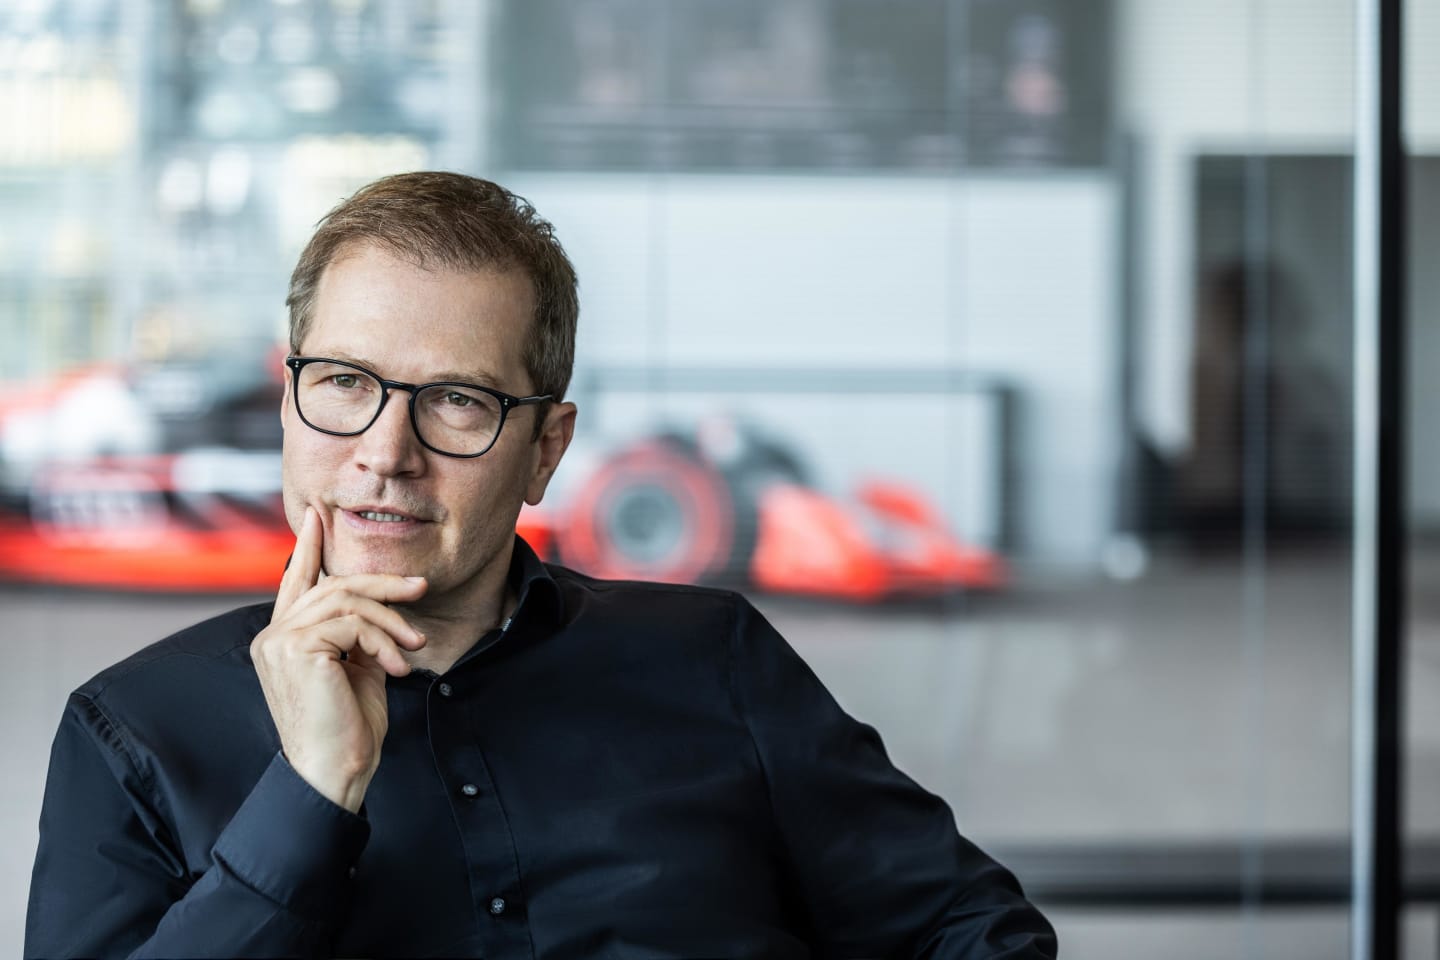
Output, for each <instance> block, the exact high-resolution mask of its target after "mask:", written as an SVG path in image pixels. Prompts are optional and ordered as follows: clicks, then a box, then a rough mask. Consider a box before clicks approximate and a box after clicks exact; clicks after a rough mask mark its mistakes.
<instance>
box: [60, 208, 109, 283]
mask: <svg viewBox="0 0 1440 960" xmlns="http://www.w3.org/2000/svg"><path fill="white" fill-rule="evenodd" d="M48 254H49V256H48V257H47V261H48V262H47V263H46V268H47V273H49V274H50V275H51V276H54V277H83V276H86V275H87V274H91V273H93V272H94V271H95V270H96V268H97V267H99V266H100V265H101V264H102V263H103V262H104V259H105V245H104V243H103V242H102V241H101V238H100V237H99V236H98V235H97V234H96V232H95V229H94V226H93V224H87V223H85V222H83V221H76V220H62V221H60V222H59V223H58V224H56V225H55V227H54V229H53V230H52V231H51V234H50V249H49V251H48Z"/></svg>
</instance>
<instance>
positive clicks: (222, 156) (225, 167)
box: [205, 147, 250, 216]
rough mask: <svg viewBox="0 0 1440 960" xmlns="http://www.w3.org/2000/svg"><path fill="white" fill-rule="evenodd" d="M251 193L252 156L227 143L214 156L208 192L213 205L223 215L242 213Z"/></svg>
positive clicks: (207, 184) (208, 198)
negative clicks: (227, 145)
mask: <svg viewBox="0 0 1440 960" xmlns="http://www.w3.org/2000/svg"><path fill="white" fill-rule="evenodd" d="M249 195H250V156H249V155H248V154H247V153H245V151H243V150H239V149H236V148H234V147H227V148H225V149H222V150H217V151H215V155H214V156H213V157H211V158H210V175H209V177H208V179H207V182H206V185H205V196H206V200H207V201H208V203H209V206H210V209H211V210H213V211H214V212H215V213H218V214H220V215H222V216H230V215H233V214H236V213H239V212H240V211H241V210H242V209H243V208H244V207H245V200H246V198H247V197H248V196H249Z"/></svg>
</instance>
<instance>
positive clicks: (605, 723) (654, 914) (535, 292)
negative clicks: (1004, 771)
mask: <svg viewBox="0 0 1440 960" xmlns="http://www.w3.org/2000/svg"><path fill="white" fill-rule="evenodd" d="M288 303H289V306H290V312H291V336H290V346H291V351H292V356H291V357H290V358H289V359H287V361H286V365H287V367H288V370H287V376H288V379H287V381H286V389H285V397H284V402H283V407H282V411H281V416H282V418H283V423H284V428H285V439H284V457H283V462H284V495H285V507H286V512H287V514H288V516H289V519H290V524H291V526H292V527H293V528H294V529H295V531H296V535H297V540H296V546H295V552H294V554H293V556H292V557H291V560H290V563H289V565H288V567H287V569H286V571H285V574H284V577H283V579H282V580H281V584H280V588H279V592H278V594H277V596H276V599H275V602H274V603H273V604H266V605H261V606H254V607H248V608H243V609H240V610H236V611H233V612H231V613H228V614H225V615H223V616H220V617H217V618H215V619H213V620H210V621H207V622H205V623H202V624H199V625H197V626H195V627H192V628H190V629H188V630H185V631H182V632H181V633H179V634H177V635H175V636H173V637H171V638H169V639H167V640H164V641H161V642H160V643H158V644H156V645H154V646H151V647H149V648H147V649H146V650H143V651H141V652H140V653H138V654H136V655H135V656H132V657H130V658H129V659H127V660H125V661H123V662H121V663H120V664H118V665H116V666H115V667H112V668H110V669H109V670H107V671H105V672H103V673H101V674H100V675H99V676H97V677H96V678H95V679H94V680H92V681H90V682H89V683H87V684H86V685H85V686H83V687H81V688H80V689H79V690H78V691H77V692H76V693H75V694H73V695H72V697H71V699H70V702H69V704H68V705H67V707H66V711H65V714H64V717H63V719H62V721H61V726H60V731H59V734H58V735H57V738H56V741H55V746H54V751H53V755H52V759H51V769H50V778H49V782H48V785H47V790H46V797H45V806H44V812H43V813H42V815H41V824H40V829H41V839H40V848H39V853H38V856H37V858H36V863H35V873H34V880H33V883H32V887H31V894H30V911H29V918H28V923H27V932H26V937H27V942H26V952H27V954H28V955H31V956H47V957H49V956H332V955H338V956H356V955H361V956H487V957H531V956H539V957H598V956H605V957H632V956H633V957H702V956H704V957H806V956H827V957H831V956H833V957H869V956H925V957H965V958H981V957H985V958H989V957H996V958H1000V957H1005V958H1022V957H1023V958H1032V957H1036V958H1038V957H1053V956H1054V951H1055V940H1054V934H1053V932H1052V931H1051V929H1050V927H1049V925H1048V924H1047V923H1046V922H1045V920H1044V919H1043V918H1042V917H1041V916H1040V914H1039V913H1038V912H1037V911H1036V910H1035V909H1034V908H1033V907H1032V906H1030V904H1028V903H1027V902H1026V901H1025V900H1024V899H1023V897H1022V895H1021V893H1020V891H1019V888H1018V887H1017V885H1016V884H1015V882H1014V880H1013V879H1012V878H1011V877H1010V875H1009V874H1008V873H1006V872H1005V871H1004V870H1003V869H1002V868H1001V867H999V866H998V865H996V864H995V863H994V862H993V861H991V860H989V859H988V858H986V857H985V856H984V855H983V854H982V853H980V852H979V851H978V850H977V849H976V848H975V847H973V846H971V845H970V844H969V843H967V842H966V841H964V840H963V839H962V838H960V837H959V836H958V835H957V834H956V832H955V826H954V820H953V817H952V816H951V813H950V811H949V809H948V808H947V807H946V806H945V805H944V803H942V802H941V801H940V800H939V799H938V798H936V797H933V796H931V795H930V794H927V793H925V792H924V791H922V790H921V789H920V788H919V787H917V786H916V785H915V784H914V783H913V782H911V781H910V780H908V779H907V778H906V777H905V776H904V775H903V774H901V773H899V772H898V771H897V770H895V768H894V767H893V766H892V765H891V764H890V762H889V761H888V759H887V758H886V756H885V753H884V751H883V748H882V747H881V745H880V741H879V739H878V737H877V736H876V735H875V733H874V731H873V730H871V729H870V728H868V727H865V726H863V725H861V724H859V723H857V722H856V721H854V720H852V719H851V718H849V717H848V716H846V715H845V714H844V713H842V712H841V711H840V709H839V708H838V707H837V706H836V705H835V703H834V701H833V700H832V699H831V698H830V696H829V695H828V694H827V693H826V692H825V690H824V689H823V688H822V687H821V685H820V684H819V682H818V681H817V680H816V678H815V677H814V675H813V674H812V673H811V672H810V671H809V670H808V669H807V668H806V667H805V665H804V664H803V663H802V662H801V661H800V659H799V658H798V657H797V656H796V655H795V653H794V652H793V651H792V650H791V649H790V648H789V647H788V646H787V645H786V644H785V642H784V641H783V640H782V639H781V638H780V637H779V636H778V635H777V634H776V633H775V631H774V630H773V629H772V628H771V627H770V626H769V625H768V624H766V623H765V621H764V620H763V619H762V618H761V617H760V616H759V614H757V613H756V612H755V611H754V609H752V608H751V607H750V606H749V605H748V604H747V603H746V602H745V601H744V600H743V599H741V598H740V597H738V596H736V595H734V594H731V593H726V592H722V591H717V590H708V589H699V588H690V587H679V586H662V585H656V584H636V583H618V582H604V581H596V580H592V579H589V578H586V577H584V576H581V575H579V574H577V573H574V572H571V571H569V570H565V569H563V568H560V567H553V566H549V565H546V564H543V563H541V562H540V561H539V560H538V559H537V558H536V556H535V555H534V553H532V552H531V550H530V548H529V547H528V546H526V544H525V543H524V542H523V541H522V540H520V539H518V538H517V537H516V536H515V521H516V517H517V515H518V513H519V510H520V506H521V503H522V502H529V503H538V502H539V501H540V499H541V497H542V496H543V495H544V493H545V488H546V484H547V483H548V482H549V480H550V477H551V475H552V474H553V473H554V471H555V469H556V467H557V466H558V465H559V463H560V459H561V457H562V456H563V454H564V453H565V449H566V446H567V445H568V444H569V442H570V438H571V432H572V430H573V428H574V423H575V406H574V404H571V403H567V402H565V401H564V395H565V389H566V386H567V384H568V381H569V377H570V369H571V362H572V356H573V351H574V337H575V321H576V315H577V313H578V307H577V299H576V284H575V275H574V272H573V270H572V268H571V266H570V263H569V261H568V260H567V258H566V257H565V254H564V252H563V250H562V249H561V247H560V245H559V243H558V242H557V241H556V240H555V238H554V236H553V234H552V231H551V228H550V226H549V224H547V223H546V222H544V221H543V220H541V219H539V218H538V217H537V216H536V214H535V212H534V211H533V210H532V209H531V208H530V207H529V206H528V205H527V204H526V203H525V202H524V201H522V200H520V199H518V198H516V197H514V196H513V195H511V194H509V193H508V192H506V191H505V190H503V189H501V188H500V187H497V186H496V185H494V184H491V183H487V182H485V181H482V180H476V179H472V178H469V177H463V176H459V175H455V174H443V173H417V174H407V175H401V176H396V177H389V178H386V179H384V180H381V181H379V182H377V183H375V184H372V185H370V186H369V187H367V188H365V189H363V190H361V191H360V192H359V193H357V194H356V195H355V196H353V197H352V198H350V199H349V200H348V201H346V202H345V203H343V204H341V205H340V206H339V207H337V208H336V209H335V210H334V211H332V212H331V214H330V215H329V216H328V217H327V218H326V219H325V220H324V221H323V222H322V224H321V226H320V228H319V229H318V231H317V233H316V234H315V236H314V238H312V240H311V242H310V244H309V246H308V247H307V248H306V250H305V252H304V254H303V255H302V257H301V259H300V263H299V265H298V266H297V267H296V270H295V274H294V276H293V277H292V279H291V287H290V296H289V300H288Z"/></svg>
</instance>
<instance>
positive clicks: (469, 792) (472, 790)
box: [460, 783, 480, 797]
mask: <svg viewBox="0 0 1440 960" xmlns="http://www.w3.org/2000/svg"><path fill="white" fill-rule="evenodd" d="M460 792H461V793H463V794H465V796H467V797H475V796H479V794H480V788H479V787H477V786H475V784H473V783H467V784H465V786H463V787H461V788H460Z"/></svg>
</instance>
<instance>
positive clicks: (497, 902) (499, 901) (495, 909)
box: [490, 897, 505, 917]
mask: <svg viewBox="0 0 1440 960" xmlns="http://www.w3.org/2000/svg"><path fill="white" fill-rule="evenodd" d="M490 912H491V913H493V914H495V916H497V917H498V916H500V914H502V913H504V912H505V898H504V897H496V898H495V899H494V900H491V901H490Z"/></svg>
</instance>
